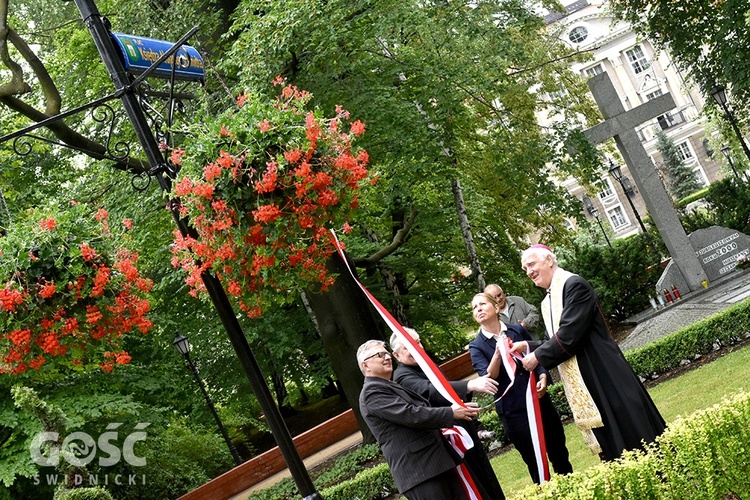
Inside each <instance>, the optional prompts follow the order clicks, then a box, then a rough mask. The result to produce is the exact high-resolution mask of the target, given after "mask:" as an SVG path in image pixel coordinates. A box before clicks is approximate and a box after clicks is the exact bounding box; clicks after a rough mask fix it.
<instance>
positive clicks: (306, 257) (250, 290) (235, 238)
mask: <svg viewBox="0 0 750 500" xmlns="http://www.w3.org/2000/svg"><path fill="white" fill-rule="evenodd" d="M275 83H276V84H277V85H281V84H282V83H283V81H282V80H280V79H277V80H276V82H275ZM310 98H311V96H310V94H309V93H307V92H304V91H300V90H298V89H297V88H296V87H293V86H286V87H284V88H283V90H282V91H281V95H280V96H279V97H278V98H277V99H276V100H275V101H272V102H267V101H264V100H263V99H262V98H261V97H259V96H257V95H254V94H241V95H240V96H239V98H238V99H237V107H233V108H232V109H231V110H229V111H227V112H225V113H223V114H221V115H219V116H208V117H205V119H204V120H203V123H202V124H201V125H200V127H199V129H198V130H193V131H192V134H191V138H190V139H188V140H186V141H185V149H184V150H182V149H178V150H174V151H172V155H171V159H172V162H173V163H178V164H180V169H181V170H180V173H179V177H178V179H177V180H176V182H175V186H174V190H173V194H174V195H175V196H177V197H179V199H180V201H181V214H182V215H184V216H188V217H189V218H190V222H191V225H192V226H193V227H194V228H195V229H196V231H197V233H198V237H197V238H192V237H190V236H188V237H183V236H182V235H181V234H179V232H175V244H174V247H173V251H174V257H173V260H172V263H173V265H174V266H175V267H180V268H182V269H183V270H184V271H185V272H186V273H187V278H186V280H187V284H188V285H189V286H190V287H191V293H192V294H193V295H195V296H198V295H199V294H201V293H202V292H204V291H205V290H204V288H203V282H202V280H201V274H202V273H203V272H204V271H212V272H213V273H215V274H216V275H217V277H218V278H219V279H220V280H221V281H222V283H223V285H224V287H225V289H226V290H227V291H228V293H229V295H230V297H233V298H234V299H235V300H236V302H237V304H238V306H239V307H240V309H241V310H242V311H244V312H245V313H246V314H247V315H248V316H249V317H251V318H253V317H257V316H259V315H260V314H261V312H262V309H263V306H264V305H267V304H270V303H272V302H276V303H279V302H284V301H285V300H288V299H289V297H290V296H291V295H292V292H293V291H297V290H300V289H302V288H309V287H314V286H319V287H320V288H321V289H322V290H325V289H326V288H327V287H329V286H330V285H331V284H332V283H333V276H329V275H328V274H327V272H326V267H325V263H326V260H327V259H328V258H329V257H330V256H331V254H332V253H333V252H334V247H333V243H332V237H331V234H330V231H329V229H330V228H335V229H342V230H343V231H344V232H348V231H349V225H348V223H347V221H348V220H349V217H350V216H351V214H352V211H353V210H354V209H355V208H356V207H357V193H358V191H359V189H360V186H361V184H362V182H364V180H365V179H366V177H367V175H368V172H367V169H366V168H365V167H366V164H367V160H368V157H367V153H366V152H365V151H364V150H360V151H354V150H353V149H352V141H353V140H354V138H355V137H356V136H359V135H361V134H362V133H364V129H365V126H364V124H363V123H362V122H360V121H354V122H350V120H349V113H348V112H346V111H345V110H343V109H341V108H340V107H338V108H337V110H336V116H334V117H333V118H329V119H327V118H324V117H323V115H322V113H321V111H320V110H315V111H309V110H307V109H306V105H307V104H308V102H309V100H310Z"/></svg>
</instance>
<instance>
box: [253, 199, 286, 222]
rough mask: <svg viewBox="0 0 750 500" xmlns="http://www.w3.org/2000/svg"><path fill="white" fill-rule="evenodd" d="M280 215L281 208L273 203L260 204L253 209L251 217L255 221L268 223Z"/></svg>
mask: <svg viewBox="0 0 750 500" xmlns="http://www.w3.org/2000/svg"><path fill="white" fill-rule="evenodd" d="M281 215H282V213H281V210H280V209H279V207H278V206H276V205H275V204H274V203H271V204H270V205H262V206H260V207H258V209H257V210H253V218H254V219H255V220H256V221H257V222H266V223H270V222H273V221H275V220H276V219H278V218H279V217H281Z"/></svg>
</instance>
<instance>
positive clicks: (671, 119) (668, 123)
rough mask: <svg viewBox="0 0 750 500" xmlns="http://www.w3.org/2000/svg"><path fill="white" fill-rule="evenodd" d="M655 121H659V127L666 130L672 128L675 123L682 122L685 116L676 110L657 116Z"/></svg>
mask: <svg viewBox="0 0 750 500" xmlns="http://www.w3.org/2000/svg"><path fill="white" fill-rule="evenodd" d="M656 121H657V122H658V123H659V127H661V129H662V130H667V129H668V128H672V127H674V126H675V125H679V124H680V123H684V122H685V116H684V115H683V114H682V111H677V112H674V113H667V114H664V115H660V116H657V117H656Z"/></svg>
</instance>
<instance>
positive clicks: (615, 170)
mask: <svg viewBox="0 0 750 500" xmlns="http://www.w3.org/2000/svg"><path fill="white" fill-rule="evenodd" d="M609 175H611V176H612V177H613V178H614V179H615V180H616V181H617V182H619V183H620V187H621V188H622V191H623V192H624V193H625V197H626V198H627V199H628V203H630V209H631V210H632V211H633V214H634V215H635V218H636V219H637V220H638V224H640V226H641V230H642V231H643V234H646V226H645V225H644V224H643V221H642V220H641V214H639V213H638V210H636V208H635V204H634V203H633V199H632V198H631V197H632V196H633V195H634V194H635V190H634V189H633V185H632V184H631V183H630V179H628V176H627V175H623V173H622V167H620V166H619V165H617V164H616V163H615V162H614V161H612V158H610V159H609Z"/></svg>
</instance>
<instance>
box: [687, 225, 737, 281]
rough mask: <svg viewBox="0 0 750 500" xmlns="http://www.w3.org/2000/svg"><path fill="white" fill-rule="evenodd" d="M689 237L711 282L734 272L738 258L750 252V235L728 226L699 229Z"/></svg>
mask: <svg viewBox="0 0 750 500" xmlns="http://www.w3.org/2000/svg"><path fill="white" fill-rule="evenodd" d="M688 239H689V240H690V244H691V245H692V247H693V249H694V250H695V255H696V256H697V257H698V259H699V260H700V262H701V265H702V266H703V269H704V270H705V271H706V275H708V280H709V282H713V281H715V280H717V279H719V278H722V277H724V276H726V275H727V274H728V273H731V272H733V271H734V270H735V268H736V264H735V262H736V260H737V258H738V257H739V256H741V255H748V254H749V253H750V236H748V235H746V234H745V233H742V232H740V231H736V230H734V229H729V228H726V227H721V226H711V227H708V228H705V229H699V230H697V231H695V232H692V233H690V235H689V236H688Z"/></svg>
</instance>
